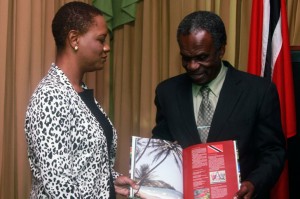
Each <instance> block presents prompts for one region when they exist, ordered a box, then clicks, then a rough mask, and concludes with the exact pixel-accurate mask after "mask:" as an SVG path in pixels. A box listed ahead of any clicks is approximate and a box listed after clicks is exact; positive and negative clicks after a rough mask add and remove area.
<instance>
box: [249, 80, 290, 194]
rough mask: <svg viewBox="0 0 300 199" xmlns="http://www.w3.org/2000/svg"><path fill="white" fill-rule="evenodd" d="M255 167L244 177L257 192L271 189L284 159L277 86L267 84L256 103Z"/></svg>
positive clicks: (283, 140) (284, 149)
mask: <svg viewBox="0 0 300 199" xmlns="http://www.w3.org/2000/svg"><path fill="white" fill-rule="evenodd" d="M253 133H254V135H255V139H254V140H255V142H254V144H255V145H256V147H255V148H256V149H257V150H258V151H257V152H258V153H257V154H258V157H257V166H256V167H255V169H254V170H253V171H252V172H251V173H250V174H249V175H248V176H247V179H246V180H249V181H251V182H252V183H253V184H254V185H255V190H256V192H257V193H259V192H261V191H264V190H265V188H267V189H271V188H272V186H274V184H275V183H276V181H277V180H278V178H279V176H280V174H281V171H282V169H283V166H284V161H285V151H286V148H285V147H286V146H285V138H284V134H283V131H282V126H281V117H280V104H279V97H278V93H277V89H276V87H275V85H274V84H270V86H269V87H268V89H267V91H266V92H265V95H264V96H263V100H262V103H261V104H260V108H259V112H258V118H257V121H256V125H255V128H254V129H253Z"/></svg>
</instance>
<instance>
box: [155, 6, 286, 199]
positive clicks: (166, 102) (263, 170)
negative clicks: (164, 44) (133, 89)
mask: <svg viewBox="0 0 300 199" xmlns="http://www.w3.org/2000/svg"><path fill="white" fill-rule="evenodd" d="M177 41H178V44H179V48H180V54H181V57H182V66H183V67H184V68H185V69H186V73H184V74H181V75H178V76H176V77H173V78H170V79H168V80H165V81H163V82H162V83H160V84H159V85H158V86H157V88H156V97H155V105H156V107H157V115H156V126H155V127H154V129H153V131H152V133H153V137H154V138H160V139H166V140H170V141H177V142H178V143H179V144H180V145H181V146H182V147H183V148H185V147H188V146H191V145H194V144H198V143H201V142H214V141H223V140H237V144H238V150H239V163H240V169H241V181H242V183H241V187H240V190H239V191H238V192H237V193H236V196H237V197H238V198H263V199H266V198H268V197H269V192H270V189H271V188H272V187H273V185H274V184H275V183H276V181H277V180H278V177H279V175H280V173H281V171H282V168H283V165H284V159H285V140H284V136H283V132H282V127H281V121H280V105H279V98H278V93H277V90H276V87H275V85H274V84H273V83H271V82H270V81H268V80H266V79H263V78H261V77H257V76H253V75H250V74H248V73H245V72H241V71H238V70H236V69H235V68H234V67H233V66H232V65H231V64H230V63H228V62H226V61H222V57H223V55H224V53H225V46H226V31H225V27H224V24H223V22H222V20H221V18H220V17H219V16H217V15H216V14H214V13H211V12H207V11H197V12H194V13H191V14H189V15H187V16H186V17H185V18H184V19H183V20H182V21H181V23H180V24H179V27H178V30H177ZM204 88H208V89H207V90H209V91H208V99H207V98H206V96H204V95H203V96H202V95H201V90H203V89H204ZM202 101H203V104H205V103H206V104H209V111H210V112H211V113H210V114H212V115H213V116H212V118H211V119H209V117H208V115H209V114H206V116H207V117H208V119H207V118H204V119H203V118H202V117H203V113H204V112H205V113H206V110H205V108H204V109H203V107H202V106H203V105H202V104H201V102H202ZM204 101H205V103H204ZM206 101H207V102H206ZM199 108H200V110H201V111H199ZM198 112H199V115H198ZM204 117H205V114H204ZM201 118H202V119H201ZM203 121H206V123H203ZM205 129H206V130H207V131H206V130H205Z"/></svg>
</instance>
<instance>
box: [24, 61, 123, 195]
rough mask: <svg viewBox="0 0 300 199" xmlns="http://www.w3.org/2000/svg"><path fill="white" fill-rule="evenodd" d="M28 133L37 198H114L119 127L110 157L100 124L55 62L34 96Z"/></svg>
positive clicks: (29, 115) (27, 123) (29, 108)
mask: <svg viewBox="0 0 300 199" xmlns="http://www.w3.org/2000/svg"><path fill="white" fill-rule="evenodd" d="M84 87H85V88H86V86H85V85H84ZM96 104H97V106H98V107H99V109H100V110H101V111H102V112H103V113H104V110H103V109H102V107H101V106H100V105H99V104H98V102H97V101H96ZM104 114H105V113H104ZM109 122H110V123H111V121H110V120H109ZM25 134H26V140H27V143H28V158H29V163H30V167H31V172H32V191H31V194H30V197H31V198H33V199H35V198H57V199H60V198H62V199H66V198H74V199H75V198H76V199H78V198H90V199H92V198H97V199H98V198H99V199H107V198H109V190H110V187H109V178H110V172H109V171H110V169H111V172H112V175H113V178H114V179H116V178H117V176H118V175H119V174H118V173H117V172H115V171H114V170H113V166H114V158H115V155H116V147H117V144H116V143H117V135H116V130H115V128H113V143H112V146H111V150H110V151H111V152H110V153H111V154H110V156H108V151H107V143H106V138H105V135H104V133H103V129H102V128H101V126H100V124H99V122H98V121H97V119H96V118H95V117H94V115H93V114H92V113H91V112H90V110H89V108H88V107H87V106H86V105H85V103H84V102H83V101H82V100H81V98H80V96H79V95H78V93H77V92H76V91H75V90H74V89H73V87H72V85H71V83H70V82H69V80H68V78H67V77H66V76H65V74H64V73H63V72H62V71H61V70H60V69H59V67H57V66H55V64H52V67H51V68H50V70H49V72H48V74H47V75H46V76H45V77H44V78H43V79H42V81H41V82H40V83H39V85H38V87H37V88H36V90H35V91H34V93H33V95H32V97H31V99H30V102H29V105H28V108H27V112H26V119H25ZM109 157H111V158H110V159H109Z"/></svg>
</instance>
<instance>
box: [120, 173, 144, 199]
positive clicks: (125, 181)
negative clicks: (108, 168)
mask: <svg viewBox="0 0 300 199" xmlns="http://www.w3.org/2000/svg"><path fill="white" fill-rule="evenodd" d="M130 187H132V188H133V189H136V190H137V189H139V186H138V185H137V184H136V183H135V182H134V181H133V180H132V179H130V178H129V177H127V176H119V177H118V178H117V179H116V180H115V190H116V193H117V194H120V195H122V196H126V197H128V196H129V191H130V190H129V188H130Z"/></svg>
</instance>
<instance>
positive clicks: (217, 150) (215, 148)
mask: <svg viewBox="0 0 300 199" xmlns="http://www.w3.org/2000/svg"><path fill="white" fill-rule="evenodd" d="M208 147H210V148H211V149H212V150H215V151H216V152H223V151H222V150H221V149H219V148H218V147H216V146H214V145H208Z"/></svg>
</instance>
